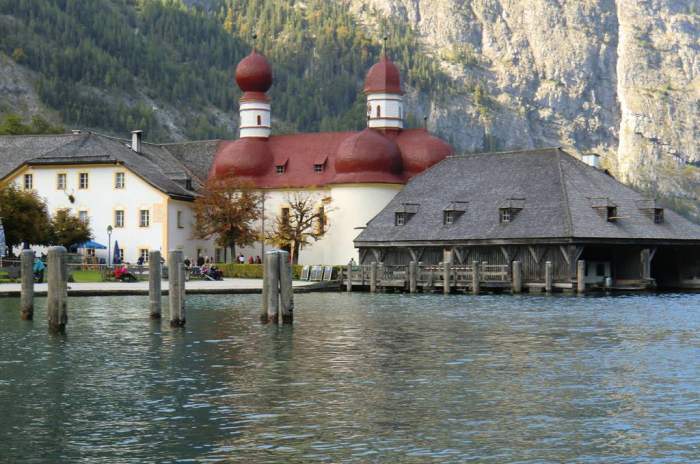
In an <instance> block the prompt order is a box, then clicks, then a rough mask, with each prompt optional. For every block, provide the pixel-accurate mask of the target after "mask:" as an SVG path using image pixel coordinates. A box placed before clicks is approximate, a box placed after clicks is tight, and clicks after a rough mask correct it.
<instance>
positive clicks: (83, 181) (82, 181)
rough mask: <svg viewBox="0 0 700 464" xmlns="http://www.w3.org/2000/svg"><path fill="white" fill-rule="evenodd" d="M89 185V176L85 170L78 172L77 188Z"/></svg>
mask: <svg viewBox="0 0 700 464" xmlns="http://www.w3.org/2000/svg"><path fill="white" fill-rule="evenodd" d="M89 186H90V183H89V177H88V173H87V172H81V173H80V174H78V188H79V189H81V190H85V189H87V188H88V187H89Z"/></svg>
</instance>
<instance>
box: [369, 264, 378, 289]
mask: <svg viewBox="0 0 700 464" xmlns="http://www.w3.org/2000/svg"><path fill="white" fill-rule="evenodd" d="M369 291H370V292H372V293H377V262H376V261H372V264H370V267H369Z"/></svg>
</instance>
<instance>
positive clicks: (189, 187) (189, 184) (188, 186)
mask: <svg viewBox="0 0 700 464" xmlns="http://www.w3.org/2000/svg"><path fill="white" fill-rule="evenodd" d="M185 188H186V189H187V190H192V179H185Z"/></svg>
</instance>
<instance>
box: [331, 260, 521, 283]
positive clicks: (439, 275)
mask: <svg viewBox="0 0 700 464" xmlns="http://www.w3.org/2000/svg"><path fill="white" fill-rule="evenodd" d="M371 268H372V266H371V265H370V264H363V265H354V266H352V267H351V270H350V280H352V282H353V283H355V284H358V285H369V284H370V275H371ZM473 275H474V268H473V266H471V265H457V264H453V265H452V266H451V267H450V274H449V284H450V285H451V286H469V285H471V284H472V279H473ZM347 277H348V276H347V266H344V267H343V270H342V281H344V282H346V281H347ZM510 279H511V276H510V269H509V266H508V265H507V264H486V263H481V264H480V265H479V281H480V282H509V281H510ZM408 280H409V266H408V265H405V264H403V265H393V264H383V263H377V283H378V284H379V285H381V284H382V282H386V283H389V282H391V283H392V284H394V285H395V284H396V282H398V281H403V282H404V283H405V284H408ZM444 280H445V267H444V265H442V264H437V265H435V264H420V265H416V283H417V285H419V286H422V287H432V286H434V285H443V284H444Z"/></svg>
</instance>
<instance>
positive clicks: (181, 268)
mask: <svg viewBox="0 0 700 464" xmlns="http://www.w3.org/2000/svg"><path fill="white" fill-rule="evenodd" d="M177 272H178V273H179V274H180V276H179V278H178V280H179V281H180V321H181V322H182V324H181V325H185V320H186V319H187V318H186V317H185V310H186V307H187V271H186V270H185V263H184V261H183V262H182V263H179V264H178V265H177Z"/></svg>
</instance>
